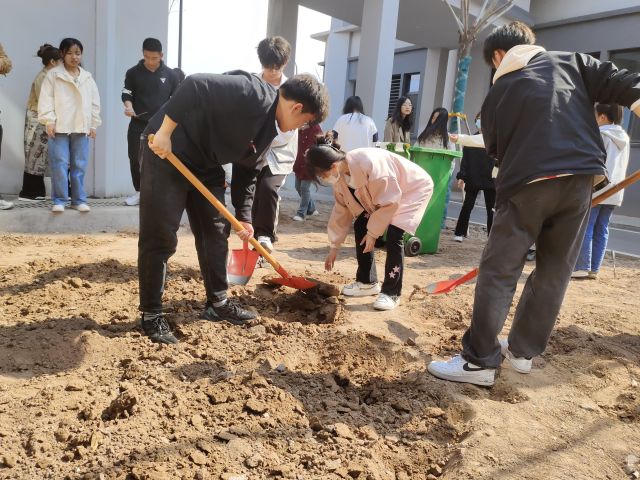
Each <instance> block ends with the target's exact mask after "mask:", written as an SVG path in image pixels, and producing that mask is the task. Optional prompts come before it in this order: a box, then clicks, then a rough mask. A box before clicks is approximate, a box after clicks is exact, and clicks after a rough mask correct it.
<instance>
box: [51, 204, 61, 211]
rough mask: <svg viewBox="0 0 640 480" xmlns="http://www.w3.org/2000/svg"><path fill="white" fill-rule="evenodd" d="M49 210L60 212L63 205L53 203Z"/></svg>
mask: <svg viewBox="0 0 640 480" xmlns="http://www.w3.org/2000/svg"><path fill="white" fill-rule="evenodd" d="M51 212H52V213H62V212H64V205H54V206H53V207H51Z"/></svg>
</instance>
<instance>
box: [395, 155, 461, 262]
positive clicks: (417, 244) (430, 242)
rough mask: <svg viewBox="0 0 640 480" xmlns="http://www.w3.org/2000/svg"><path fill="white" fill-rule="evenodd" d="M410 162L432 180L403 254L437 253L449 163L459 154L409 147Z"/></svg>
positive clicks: (448, 179) (406, 240)
mask: <svg viewBox="0 0 640 480" xmlns="http://www.w3.org/2000/svg"><path fill="white" fill-rule="evenodd" d="M409 151H410V153H411V161H412V162H413V163H415V164H417V165H419V166H420V167H422V168H423V169H424V170H425V171H426V172H427V173H428V174H429V175H430V176H431V179H432V180H433V195H432V196H431V200H429V205H428V206H427V210H426V211H425V213H424V216H423V217H422V221H421V222H420V225H418V228H417V230H416V233H415V235H409V234H407V236H406V237H405V254H406V255H408V256H414V255H418V254H421V253H436V252H437V251H438V243H440V226H441V224H442V216H443V215H444V207H445V204H444V202H445V198H446V196H447V190H448V188H449V181H450V179H451V162H453V161H455V159H456V158H461V157H462V152H458V151H451V150H440V149H435V148H423V147H411V148H410V149H409Z"/></svg>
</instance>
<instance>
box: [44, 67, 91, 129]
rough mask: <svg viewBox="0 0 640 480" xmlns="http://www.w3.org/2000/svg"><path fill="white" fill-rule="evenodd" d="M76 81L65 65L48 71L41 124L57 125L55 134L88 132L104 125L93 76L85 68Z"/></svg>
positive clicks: (81, 69)
mask: <svg viewBox="0 0 640 480" xmlns="http://www.w3.org/2000/svg"><path fill="white" fill-rule="evenodd" d="M79 68H80V75H79V76H78V78H74V77H73V76H72V75H71V74H70V73H69V72H67V70H66V69H65V68H64V65H59V66H57V67H55V68H52V69H51V70H49V73H47V76H46V77H45V79H44V82H43V83H42V89H41V90H40V98H39V99H38V121H39V122H40V123H42V124H44V125H50V124H55V126H56V133H87V134H88V133H89V130H90V129H92V128H93V129H96V128H98V127H99V126H100V124H101V123H102V120H100V94H99V93H98V86H97V85H96V82H95V81H94V80H93V77H92V76H91V74H90V73H89V72H87V71H86V70H85V69H84V68H82V67H79Z"/></svg>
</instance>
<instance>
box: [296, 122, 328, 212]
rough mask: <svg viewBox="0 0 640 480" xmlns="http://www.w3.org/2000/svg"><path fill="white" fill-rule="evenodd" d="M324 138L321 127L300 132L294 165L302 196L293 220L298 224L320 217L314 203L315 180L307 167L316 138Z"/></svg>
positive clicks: (304, 129)
mask: <svg viewBox="0 0 640 480" xmlns="http://www.w3.org/2000/svg"><path fill="white" fill-rule="evenodd" d="M319 136H322V128H320V125H310V126H307V127H302V128H300V129H299V130H298V155H297V156H296V162H295V163H294V164H293V172H294V173H295V175H296V191H297V192H298V195H300V205H299V206H298V211H297V212H296V214H295V215H294V217H293V219H294V220H295V221H296V222H304V219H305V217H306V216H307V215H320V212H318V210H316V204H315V202H314V201H313V196H312V193H311V185H312V183H313V179H312V178H311V177H310V176H309V172H307V166H306V154H307V150H309V149H310V148H311V147H313V146H314V145H315V144H316V138H317V137H319Z"/></svg>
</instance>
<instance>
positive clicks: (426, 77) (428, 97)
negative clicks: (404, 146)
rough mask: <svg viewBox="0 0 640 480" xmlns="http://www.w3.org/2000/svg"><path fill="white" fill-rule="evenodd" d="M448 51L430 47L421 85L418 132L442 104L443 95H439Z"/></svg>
mask: <svg viewBox="0 0 640 480" xmlns="http://www.w3.org/2000/svg"><path fill="white" fill-rule="evenodd" d="M447 54H448V51H447V50H445V49H443V48H429V49H428V50H427V59H426V62H425V66H424V74H423V75H422V78H421V82H420V83H421V85H420V118H419V119H418V132H421V131H422V130H423V129H424V127H426V126H427V123H429V117H430V115H431V112H433V109H434V108H436V107H439V106H440V105H442V102H441V96H440V95H438V84H439V83H442V81H441V80H440V77H441V72H442V70H443V69H442V68H441V67H440V66H441V64H442V63H443V60H444V58H445V56H446V55H447Z"/></svg>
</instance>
